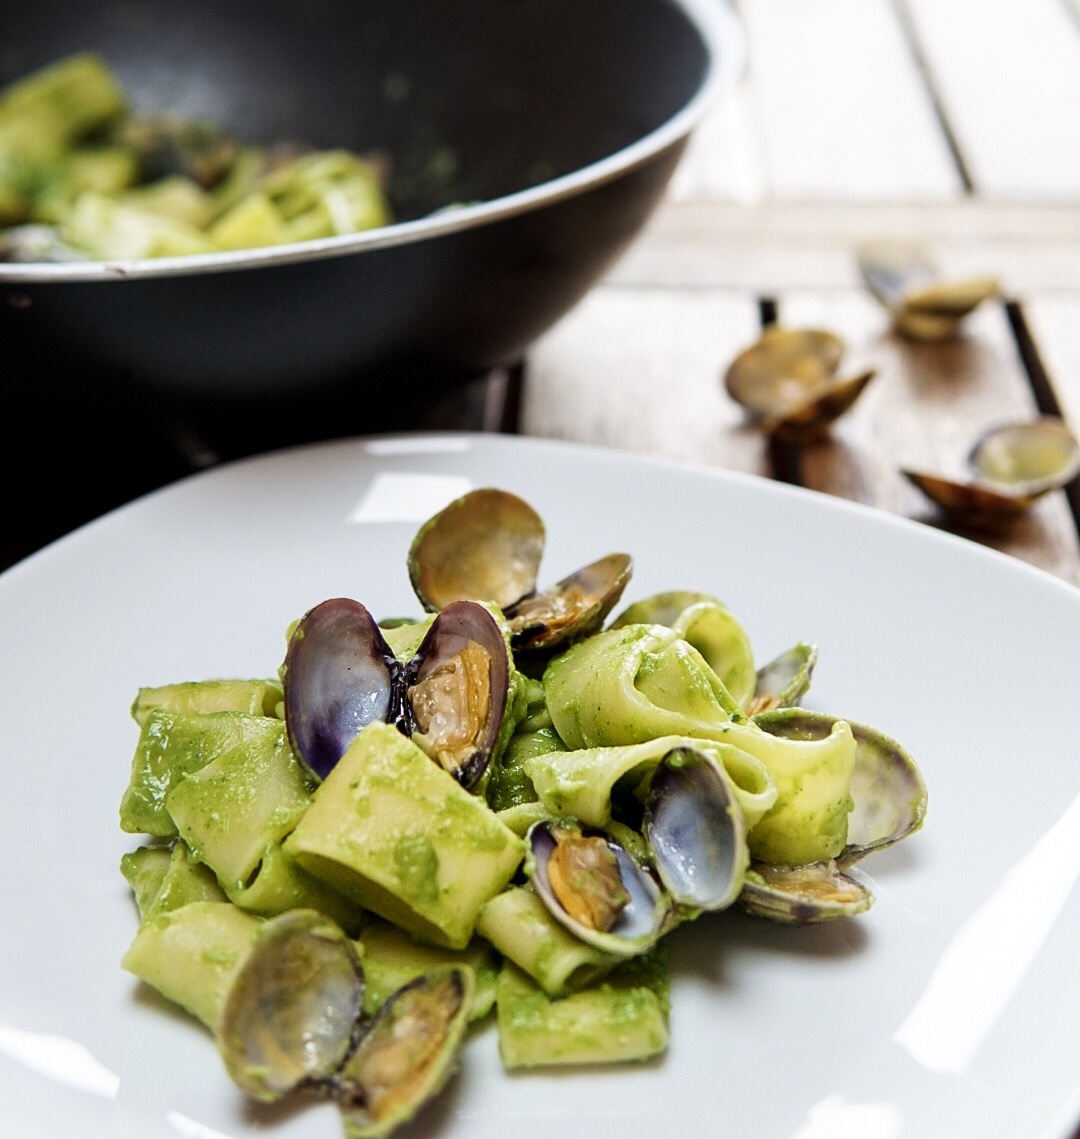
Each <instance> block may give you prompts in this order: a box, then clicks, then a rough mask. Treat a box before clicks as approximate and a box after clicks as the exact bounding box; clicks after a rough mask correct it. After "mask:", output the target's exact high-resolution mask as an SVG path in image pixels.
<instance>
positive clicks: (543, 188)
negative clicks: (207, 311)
mask: <svg viewBox="0 0 1080 1139" xmlns="http://www.w3.org/2000/svg"><path fill="white" fill-rule="evenodd" d="M672 2H673V3H674V4H675V5H676V6H677V7H678V8H680V9H681V10H682V11H683V12H684V13H685V14H686V16H687V17H688V18H689V20H690V21H691V23H692V24H693V25H694V27H695V29H696V30H697V32H698V34H699V35H700V36H701V38H702V41H703V42H704V44H705V46H706V50H707V53H708V63H707V68H706V73H705V77H704V79H703V81H702V83H701V85H700V86H699V88H698V89H697V91H696V92H695V93H694V95H693V96H692V97H691V98H690V99H689V100H688V101H687V102H686V103H685V104H683V106H682V107H681V108H680V109H679V110H678V111H676V112H675V114H674V115H672V116H671V117H670V118H669V119H667V120H666V121H665V122H663V123H661V124H660V126H658V127H657V128H655V129H654V130H652V131H650V132H649V133H648V134H645V135H643V136H642V137H641V138H639V139H636V140H635V141H634V142H632V143H630V145H629V146H625V147H623V148H622V149H621V150H618V151H615V152H614V153H613V154H609V155H607V156H605V157H604V158H601V159H599V160H598V161H596V162H592V163H589V164H588V165H586V166H582V167H579V168H578V169H576V170H573V171H571V172H570V173H569V174H563V175H560V176H559V177H558V178H553V179H551V180H550V181H547V182H542V183H540V184H539V185H537V186H531V187H529V188H528V189H525V190H518V191H516V192H514V193H512V194H505V195H503V196H501V197H498V198H492V199H490V200H488V201H483V202H479V203H477V204H475V205H468V206H460V207H455V208H454V209H452V210H447V211H445V212H436V213H433V214H428V215H427V216H425V217H422V218H416V219H413V220H411V221H405V222H395V223H393V224H391V225H387V226H380V227H378V228H377V229H370V230H364V231H361V232H359V233H355V234H342V235H340V236H337V237H325V238H318V239H316V240H312V241H302V242H294V243H291V244H289V245H272V246H261V247H259V248H257V249H242V250H231V251H228V252H222V253H194V254H188V255H186V256H183V257H159V258H148V259H139V260H109V261H78V262H64V263H59V264H51V263H44V262H28V263H21V262H0V282H3V283H6V284H14V283H22V284H31V283H35V284H44V283H48V282H58V283H59V282H75V281H115V280H132V279H145V278H151V277H181V276H196V275H200V274H215V273H219V272H231V271H235V270H242V269H256V268H260V267H269V266H273V265H288V264H295V263H301V262H308V261H318V260H322V259H325V258H330V257H345V256H349V255H352V254H359V253H362V252H364V251H366V250H374V249H387V248H390V247H392V246H396V245H408V244H412V243H414V242H419V241H423V240H428V239H432V238H437V237H442V236H444V235H447V234H453V233H460V232H464V231H466V230H469V229H473V228H476V227H479V226H485V225H491V224H494V223H495V222H497V221H501V220H504V219H507V218H511V217H514V216H517V215H520V214H526V213H529V212H532V211H534V210H539V209H541V208H543V207H546V206H549V205H552V204H554V203H556V202H560V201H562V200H564V199H567V198H572V197H576V196H577V195H580V194H583V193H585V192H587V191H589V190H591V189H594V188H596V187H598V186H601V185H603V184H605V183H607V182H611V181H613V180H615V179H616V178H620V177H622V176H623V175H626V174H628V173H630V172H631V171H633V170H635V169H637V168H639V167H641V166H644V165H646V164H647V163H648V162H650V161H651V160H652V159H654V158H656V157H657V156H658V155H660V154H662V153H663V152H664V151H666V150H667V149H668V148H669V147H670V146H672V145H674V144H675V143H678V142H680V141H682V140H683V139H685V138H688V137H689V135H690V134H691V132H692V131H693V130H694V128H695V127H696V126H697V125H698V124H699V122H700V121H701V120H702V119H703V118H704V116H705V114H706V113H707V112H708V111H709V110H710V109H711V108H712V106H713V105H714V103H716V102H717V101H718V100H719V98H720V97H721V94H722V93H724V92H726V91H728V90H729V89H730V88H731V87H733V86H734V85H735V83H736V82H737V81H738V80H739V78H740V77H741V76H742V74H743V73H744V70H745V67H746V61H747V42H746V34H745V30H744V28H743V24H742V19H741V17H740V16H739V14H738V12H737V11H736V10H735V8H734V6H733V4H732V0H672Z"/></svg>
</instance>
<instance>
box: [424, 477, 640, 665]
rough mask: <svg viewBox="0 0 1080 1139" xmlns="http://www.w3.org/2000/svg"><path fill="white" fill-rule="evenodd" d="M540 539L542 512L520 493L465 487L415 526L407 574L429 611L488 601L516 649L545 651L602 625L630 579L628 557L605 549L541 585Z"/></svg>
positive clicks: (534, 652) (531, 651) (542, 530)
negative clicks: (547, 585) (552, 582)
mask: <svg viewBox="0 0 1080 1139" xmlns="http://www.w3.org/2000/svg"><path fill="white" fill-rule="evenodd" d="M544 538H545V533H544V524H543V522H542V520H541V518H540V516H539V515H538V514H537V513H536V511H535V510H533V508H532V507H531V506H530V505H529V504H528V503H527V502H525V501H524V500H523V499H520V498H518V496H517V495H515V494H511V493H510V492H509V491H505V490H498V489H496V488H493V487H484V488H481V489H479V490H473V491H469V493H468V494H464V495H462V496H461V497H460V498H458V499H455V500H454V501H453V502H451V503H450V505H449V506H446V507H444V508H443V509H442V510H440V511H439V512H438V513H437V514H436V515H434V516H433V517H432V518H430V519H428V521H427V522H425V523H424V525H423V526H421V527H420V530H419V531H418V533H417V534H416V537H415V538H414V539H413V542H412V545H411V547H410V549H409V558H408V566H409V579H410V581H411V582H412V585H413V589H414V591H415V592H416V595H417V597H419V599H420V601H421V603H422V604H423V605H424V607H425V608H426V609H428V610H429V611H432V612H434V611H437V610H440V609H444V608H445V607H446V606H447V605H450V604H451V603H452V602H454V601H468V600H471V601H486V602H490V603H491V604H493V605H495V606H497V607H498V608H499V609H501V610H502V612H503V613H504V614H505V616H506V619H507V621H508V622H509V624H510V631H511V636H512V644H513V648H514V651H515V652H520V653H527V654H538V653H541V652H550V651H551V650H552V649H554V648H556V647H557V646H559V645H562V644H564V643H566V642H568V641H571V640H574V639H577V638H580V637H584V636H588V635H589V634H591V633H594V632H596V631H597V630H598V629H599V628H600V627H601V625H602V624H603V623H604V620H605V619H606V617H607V615H608V614H609V613H610V612H611V610H612V609H613V608H614V606H615V604H616V603H617V602H618V600H619V598H620V597H621V596H622V592H623V590H624V589H625V588H626V584H627V582H628V581H629V580H630V573H631V560H630V557H629V555H627V554H622V553H616V554H609V555H607V556H606V557H604V558H600V559H599V560H597V561H595V562H592V563H590V564H589V565H587V566H584V567H583V568H582V569H579V570H577V571H576V572H575V573H572V574H570V575H569V576H568V577H565V578H563V579H562V580H561V581H559V582H558V583H557V584H556V585H554V586H552V587H551V588H549V589H544V590H540V591H538V590H537V588H536V582H537V575H538V572H539V568H540V560H541V558H542V556H543V552H544Z"/></svg>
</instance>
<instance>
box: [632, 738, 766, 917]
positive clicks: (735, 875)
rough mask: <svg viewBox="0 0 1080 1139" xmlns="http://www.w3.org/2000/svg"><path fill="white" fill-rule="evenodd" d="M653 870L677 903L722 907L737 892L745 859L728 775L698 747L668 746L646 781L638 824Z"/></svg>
mask: <svg viewBox="0 0 1080 1139" xmlns="http://www.w3.org/2000/svg"><path fill="white" fill-rule="evenodd" d="M643 830H644V834H645V838H646V839H647V840H648V843H649V846H650V848H651V850H652V853H653V859H654V861H655V863H656V872H657V874H658V875H659V876H660V880H661V881H662V882H663V884H664V886H665V888H666V889H667V891H668V893H669V894H670V895H671V897H672V898H673V899H674V901H675V902H676V904H677V905H679V906H681V907H683V908H684V909H687V910H691V911H694V912H700V911H707V910H721V909H724V908H725V907H727V906H730V905H731V903H732V902H734V901H735V899H736V898H737V897H738V896H739V891H740V890H741V889H742V884H743V878H744V876H745V874H746V868H747V866H748V865H749V862H750V855H749V853H748V850H747V845H746V823H745V820H744V818H743V814H742V811H741V810H740V809H739V806H738V803H737V802H736V799H735V794H734V789H733V788H732V786H731V783H730V779H729V778H728V776H727V775H726V773H725V772H724V770H723V768H722V767H721V766H720V764H718V763H716V762H715V761H714V760H713V759H712V757H711V756H709V755H707V754H705V753H704V752H702V751H698V750H696V749H691V748H673V749H672V750H671V751H670V752H668V754H667V755H666V756H664V758H663V759H662V760H661V762H660V765H659V767H658V768H657V769H656V771H655V773H654V774H653V777H652V781H651V783H650V785H649V793H648V797H647V798H646V802H645V819H644V824H643Z"/></svg>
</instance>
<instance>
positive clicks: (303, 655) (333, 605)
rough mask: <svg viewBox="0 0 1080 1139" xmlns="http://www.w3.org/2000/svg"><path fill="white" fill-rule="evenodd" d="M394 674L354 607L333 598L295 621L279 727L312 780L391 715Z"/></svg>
mask: <svg viewBox="0 0 1080 1139" xmlns="http://www.w3.org/2000/svg"><path fill="white" fill-rule="evenodd" d="M399 672H400V665H399V663H398V662H397V660H396V659H395V658H394V654H393V652H392V651H391V649H390V646H389V645H388V644H387V643H386V641H385V640H384V638H383V635H382V633H381V632H380V631H379V627H378V625H377V624H376V623H375V619H374V618H373V617H372V616H371V614H370V613H369V612H368V610H367V609H366V608H365V607H364V606H363V605H361V604H360V602H358V601H353V600H352V599H351V598H347V597H334V598H331V599H329V600H328V601H323V602H321V603H320V604H319V605H316V606H315V607H314V608H313V609H310V610H309V611H308V612H307V613H305V614H304V616H303V617H302V618H301V619H300V621H299V623H298V624H297V626H296V629H295V630H294V631H293V634H292V637H291V638H290V640H289V647H288V649H287V651H286V655H285V663H284V667H283V669H282V684H283V687H284V693H285V728H286V731H287V732H288V736H289V742H290V744H291V745H292V749H293V751H294V752H295V754H296V756H297V758H298V759H299V760H300V761H301V762H302V763H303V764H304V766H305V767H307V769H308V770H309V771H310V772H311V773H312V774H313V775H314V776H315V777H316V778H317V779H325V778H326V776H327V775H328V774H329V773H330V771H331V769H332V768H333V767H334V765H335V764H336V763H337V761H338V760H339V759H340V758H341V757H342V756H343V755H344V754H345V751H346V749H347V748H348V746H349V744H350V743H352V741H353V740H354V739H355V738H356V734H357V732H359V731H360V729H361V728H362V727H364V726H365V725H367V724H369V723H371V722H372V721H374V720H386V721H392V720H393V719H394V718H395V717H396V715H397V704H398V697H397V687H398V674H399Z"/></svg>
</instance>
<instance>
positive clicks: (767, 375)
mask: <svg viewBox="0 0 1080 1139" xmlns="http://www.w3.org/2000/svg"><path fill="white" fill-rule="evenodd" d="M843 355H844V342H843V341H842V340H841V339H840V337H839V336H837V335H836V334H835V333H832V332H829V331H827V330H826V329H820V328H784V327H781V326H778V325H773V326H772V327H770V328H767V329H766V330H765V331H764V332H763V333H762V334H761V336H760V337H759V338H758V339H757V340H756V341H755V342H754V343H753V344H751V345H750V346H749V347H748V348H745V349H743V351H742V352H740V353H739V354H738V355H737V356H736V357H735V359H734V360H732V362H731V363H730V364H729V365H728V368H727V371H726V372H725V374H724V386H725V388H726V389H727V392H728V395H730V396H731V398H732V399H733V400H734V401H735V402H736V403H738V404H739V405H740V406H741V407H743V408H745V410H746V411H747V412H748V413H749V415H750V416H751V418H752V419H753V420H754V421H755V422H756V423H757V424H758V426H759V427H760V428H761V430H763V431H764V432H766V433H767V434H770V435H775V436H776V437H778V438H783V439H792V440H805V439H812V438H814V437H816V436H818V435H821V434H823V433H824V432H826V431H827V430H828V428H829V425H830V424H831V423H833V421H834V420H836V419H837V418H839V417H840V416H841V415H843V413H844V412H845V411H847V410H848V409H849V408H850V407H851V406H852V404H853V403H854V402H855V400H856V399H858V397H859V395H860V394H861V392H862V391H863V389H864V388H865V387H866V385H867V384H868V383H869V382H870V380H871V379H872V378H873V376H874V372H873V370H865V371H862V372H860V373H858V374H857V375H854V376H850V377H842V378H839V377H838V376H837V371H838V369H839V367H840V362H841V360H842V359H843Z"/></svg>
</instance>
